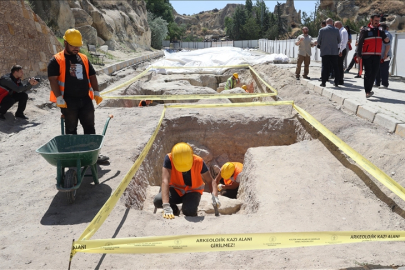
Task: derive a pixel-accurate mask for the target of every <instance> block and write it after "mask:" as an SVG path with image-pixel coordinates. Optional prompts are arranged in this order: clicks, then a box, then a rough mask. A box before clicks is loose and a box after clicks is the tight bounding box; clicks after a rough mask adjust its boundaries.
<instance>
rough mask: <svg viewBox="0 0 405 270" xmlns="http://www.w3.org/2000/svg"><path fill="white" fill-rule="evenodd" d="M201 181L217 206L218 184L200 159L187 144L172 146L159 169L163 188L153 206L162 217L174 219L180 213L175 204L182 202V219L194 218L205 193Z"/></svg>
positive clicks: (218, 205)
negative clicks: (161, 211)
mask: <svg viewBox="0 0 405 270" xmlns="http://www.w3.org/2000/svg"><path fill="white" fill-rule="evenodd" d="M204 182H205V183H206V184H207V185H209V187H210V190H211V192H212V193H213V194H214V197H215V202H216V204H217V207H218V208H219V207H220V206H221V204H220V202H219V199H218V191H217V184H216V182H215V180H214V179H212V176H211V174H210V172H209V171H208V168H207V165H206V164H205V162H204V161H203V159H202V158H201V157H199V156H197V155H194V154H193V149H192V148H191V146H190V145H188V144H187V143H184V142H181V143H178V144H176V145H175V146H173V148H172V151H171V152H170V153H169V154H167V155H166V156H165V159H164V162H163V169H162V186H161V190H160V192H159V194H157V195H156V196H155V199H154V201H153V204H154V205H155V207H156V208H163V217H164V218H167V219H173V218H174V216H175V215H179V213H180V210H179V208H178V207H177V205H176V204H180V203H182V204H183V205H182V212H183V214H184V215H185V216H197V210H198V205H199V204H200V200H201V195H202V194H203V191H204Z"/></svg>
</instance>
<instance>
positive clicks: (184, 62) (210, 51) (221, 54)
mask: <svg viewBox="0 0 405 270" xmlns="http://www.w3.org/2000/svg"><path fill="white" fill-rule="evenodd" d="M274 61H278V62H282V63H288V61H289V59H288V57H287V56H286V55H284V54H266V55H252V54H251V53H250V52H249V51H246V50H243V49H241V48H234V47H218V48H207V49H201V50H195V51H189V52H178V53H166V52H165V57H164V58H163V59H162V60H160V61H157V62H155V63H153V66H155V67H184V69H165V68H161V69H154V70H156V71H157V72H158V73H166V74H170V73H188V72H192V73H215V74H222V73H223V72H224V71H225V70H226V69H225V68H215V69H209V68H201V69H196V68H193V69H187V67H212V66H235V65H243V64H249V65H252V66H253V65H257V64H265V63H271V62H274Z"/></svg>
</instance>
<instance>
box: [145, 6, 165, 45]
mask: <svg viewBox="0 0 405 270" xmlns="http://www.w3.org/2000/svg"><path fill="white" fill-rule="evenodd" d="M148 24H149V27H150V29H151V32H152V34H151V46H152V48H155V49H161V48H162V41H163V40H164V38H165V37H166V36H167V33H168V32H169V30H168V28H167V25H168V23H167V22H166V21H165V20H163V19H162V18H161V17H157V18H155V16H154V15H153V14H152V13H150V12H148Z"/></svg>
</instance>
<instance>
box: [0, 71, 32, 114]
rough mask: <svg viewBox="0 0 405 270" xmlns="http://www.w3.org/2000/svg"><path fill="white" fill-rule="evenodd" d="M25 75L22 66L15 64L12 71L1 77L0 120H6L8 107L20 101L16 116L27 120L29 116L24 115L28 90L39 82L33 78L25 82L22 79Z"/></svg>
mask: <svg viewBox="0 0 405 270" xmlns="http://www.w3.org/2000/svg"><path fill="white" fill-rule="evenodd" d="M23 76H24V71H23V69H22V66H19V65H14V66H13V67H12V68H11V73H8V74H6V75H3V76H2V77H1V78H0V120H6V117H5V116H4V115H5V114H6V112H7V111H8V109H10V108H11V106H13V105H14V103H16V102H18V107H17V111H16V113H15V117H18V118H22V119H24V120H27V119H28V117H26V116H25V115H24V110H25V107H26V106H27V100H28V94H27V93H25V92H26V91H28V90H30V89H31V87H32V86H33V85H37V84H38V82H37V81H36V80H35V79H34V78H31V79H29V81H28V84H23V83H22V82H21V79H22V78H23Z"/></svg>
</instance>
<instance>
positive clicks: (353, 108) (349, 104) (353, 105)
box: [343, 99, 361, 114]
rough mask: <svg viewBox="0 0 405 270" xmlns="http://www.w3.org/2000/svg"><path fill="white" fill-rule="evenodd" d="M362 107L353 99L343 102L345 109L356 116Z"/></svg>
mask: <svg viewBox="0 0 405 270" xmlns="http://www.w3.org/2000/svg"><path fill="white" fill-rule="evenodd" d="M360 105H361V104H360V103H359V102H357V101H355V100H351V99H345V101H344V102H343V108H344V109H346V110H348V111H350V112H352V113H354V114H357V109H358V107H359V106H360Z"/></svg>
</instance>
